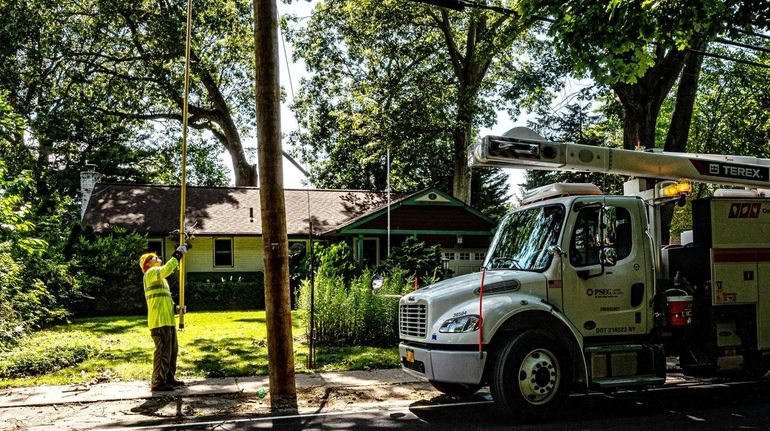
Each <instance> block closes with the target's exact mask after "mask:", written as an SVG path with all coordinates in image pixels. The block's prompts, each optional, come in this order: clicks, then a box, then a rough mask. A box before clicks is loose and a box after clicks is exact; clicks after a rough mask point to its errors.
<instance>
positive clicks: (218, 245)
mask: <svg viewBox="0 0 770 431" xmlns="http://www.w3.org/2000/svg"><path fill="white" fill-rule="evenodd" d="M214 266H233V240H232V238H215V239H214Z"/></svg>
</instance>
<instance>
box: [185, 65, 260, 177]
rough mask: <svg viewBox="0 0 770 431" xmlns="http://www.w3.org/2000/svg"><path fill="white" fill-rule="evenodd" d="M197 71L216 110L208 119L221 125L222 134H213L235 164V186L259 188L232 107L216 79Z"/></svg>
mask: <svg viewBox="0 0 770 431" xmlns="http://www.w3.org/2000/svg"><path fill="white" fill-rule="evenodd" d="M193 59H194V60H196V63H197V57H195V58H193ZM195 71H196V72H197V74H198V77H199V78H200V80H201V83H202V84H203V86H204V87H205V88H206V94H207V95H208V99H209V100H210V101H211V104H212V107H213V108H214V109H213V115H211V114H209V115H208V117H209V118H208V119H209V120H210V121H211V122H213V123H216V124H217V125H219V127H220V129H221V133H220V132H218V131H216V130H214V129H212V133H214V136H216V137H217V139H219V141H220V142H221V143H222V145H223V146H224V147H225V149H226V150H227V152H228V153H229V154H230V159H231V160H232V162H233V173H234V176H235V185H236V186H252V187H256V186H258V185H259V184H258V182H257V180H258V176H257V169H256V166H254V165H252V164H251V163H249V161H248V160H247V159H246V154H245V153H244V152H243V143H242V142H241V135H240V133H239V132H238V126H236V125H235V121H233V114H232V112H231V111H230V107H229V106H228V105H227V101H226V100H225V97H224V95H222V91H221V89H220V88H219V85H217V83H216V81H215V80H214V78H213V77H212V76H211V74H210V73H209V72H208V71H207V70H206V69H204V68H202V67H196V68H195ZM201 112H202V110H201Z"/></svg>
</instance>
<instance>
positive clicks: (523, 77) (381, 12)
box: [282, 0, 558, 216]
mask: <svg viewBox="0 0 770 431" xmlns="http://www.w3.org/2000/svg"><path fill="white" fill-rule="evenodd" d="M505 3H507V2H505ZM282 25H283V28H284V30H285V31H286V34H287V35H288V36H287V37H288V39H289V40H290V41H291V42H292V43H293V44H294V47H295V52H296V55H297V56H298V57H301V58H302V59H303V60H304V61H305V63H306V66H307V69H308V70H309V71H310V72H311V76H310V78H309V79H308V80H307V81H305V82H304V83H303V85H302V88H301V89H300V91H299V94H298V95H297V99H296V102H295V103H294V106H293V107H292V109H293V110H294V111H295V112H296V113H297V118H298V119H300V123H301V125H302V129H303V131H302V132H298V133H295V134H294V135H293V136H292V140H293V142H294V143H295V144H297V145H299V146H300V150H299V153H301V154H300V155H301V157H302V158H303V159H304V160H306V161H308V162H309V163H311V166H312V169H311V172H312V174H313V183H314V184H316V185H317V186H320V187H328V188H357V189H369V190H371V189H375V190H383V189H385V187H386V183H387V170H388V163H387V162H386V159H387V154H388V152H389V153H390V160H391V164H390V186H391V190H394V191H404V192H414V191H417V190H421V189H424V188H427V187H431V186H435V187H438V188H439V189H441V190H444V191H447V192H450V193H453V194H455V196H456V197H458V198H459V199H461V200H468V196H471V197H473V196H478V197H479V199H477V200H475V201H474V206H476V207H477V208H479V209H480V210H482V211H484V212H486V210H487V208H489V209H490V212H489V214H491V215H492V216H497V215H499V214H500V213H501V211H500V206H501V205H504V203H505V200H506V196H505V191H506V190H507V185H505V184H504V183H500V182H499V181H495V180H494V179H491V180H490V181H488V182H486V180H489V178H488V177H484V176H480V177H474V178H473V180H474V183H475V182H476V180H479V179H480V180H482V181H485V184H484V186H483V187H484V188H483V189H482V190H478V191H479V193H478V194H476V195H474V194H473V193H469V190H468V184H469V183H471V181H470V179H471V177H470V176H469V174H470V172H468V169H467V163H466V160H467V146H468V145H469V144H471V143H472V142H473V140H474V139H475V138H476V133H477V130H478V128H479V127H482V126H490V125H492V124H493V123H494V117H495V110H497V109H508V110H509V112H511V113H513V114H518V112H519V111H520V110H521V109H522V108H523V107H526V106H531V105H532V104H535V103H538V102H542V100H543V99H548V98H549V95H550V91H549V90H550V88H552V87H553V86H555V85H558V83H557V82H556V81H555V80H554V79H553V77H554V76H555V74H554V73H553V72H554V69H555V68H557V66H556V65H555V63H554V62H553V61H551V60H553V58H554V57H553V56H552V55H549V52H548V51H545V50H544V51H542V52H539V53H538V54H541V53H542V54H543V55H531V56H526V58H527V60H524V58H525V56H524V55H522V53H524V52H526V51H527V50H529V49H530V48H531V47H532V46H531V45H530V44H529V42H530V41H529V40H528V42H527V43H520V44H516V43H515V41H517V40H518V38H519V37H521V36H522V35H523V34H525V33H526V29H527V28H529V26H530V23H528V22H525V21H522V20H519V19H517V18H516V17H515V16H514V15H500V14H496V13H494V12H490V11H480V10H478V9H474V10H472V11H471V10H470V9H469V11H468V13H462V14H459V13H458V14H443V12H442V11H441V9H439V8H436V7H432V6H428V5H421V4H417V3H416V2H403V1H397V0H387V1H373V0H365V1H360V0H356V1H351V0H329V1H325V2H323V3H321V4H319V5H318V6H317V7H316V9H315V10H314V13H313V14H312V15H311V17H310V19H307V20H305V19H299V18H297V17H288V18H287V19H286V20H285V21H284V22H283V23H282ZM531 41H533V42H535V41H536V39H535V38H533V39H531ZM533 44H536V42H535V43H533ZM514 116H515V115H514ZM450 167H453V168H450ZM474 187H476V185H475V184H474ZM489 189H495V190H496V192H494V193H488V191H489Z"/></svg>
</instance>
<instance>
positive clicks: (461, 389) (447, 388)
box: [430, 380, 481, 397]
mask: <svg viewBox="0 0 770 431" xmlns="http://www.w3.org/2000/svg"><path fill="white" fill-rule="evenodd" d="M430 384H431V385H433V387H434V388H436V390H437V391H439V392H442V393H444V394H447V395H450V396H453V397H469V396H471V395H473V394H475V393H476V392H478V391H479V389H481V384H475V385H473V384H465V383H447V382H437V381H435V380H431V381H430Z"/></svg>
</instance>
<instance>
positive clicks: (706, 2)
mask: <svg viewBox="0 0 770 431" xmlns="http://www.w3.org/2000/svg"><path fill="white" fill-rule="evenodd" d="M522 5H523V6H522V14H523V15H524V16H532V15H536V14H547V15H548V16H551V17H552V18H553V24H552V25H551V28H550V31H549V32H550V34H551V35H552V36H553V37H554V43H555V45H556V47H557V49H558V50H559V51H560V52H561V53H562V54H563V55H565V56H567V57H568V58H569V59H570V60H571V61H572V62H573V64H574V66H575V72H576V73H577V74H578V75H586V74H587V75H590V76H591V77H592V78H593V79H594V80H596V81H597V82H600V83H604V84H608V85H609V86H610V87H611V88H612V89H613V91H614V92H615V95H616V96H617V97H618V99H619V101H620V103H621V104H622V106H623V112H624V116H623V120H624V124H623V146H624V148H627V149H633V148H635V147H637V146H641V147H643V148H654V146H655V130H656V129H655V128H656V121H657V119H658V114H659V111H660V107H661V105H662V103H663V101H664V100H665V99H666V96H667V95H668V94H669V91H670V90H671V88H672V87H673V86H674V84H675V83H676V82H677V79H678V78H679V75H680V72H681V70H682V68H683V67H684V65H685V63H687V62H692V61H695V60H692V58H693V57H694V56H697V53H694V52H692V51H688V50H687V49H688V48H691V47H692V48H696V49H697V48H703V46H704V45H703V43H704V40H706V39H708V38H712V37H714V35H715V34H716V32H717V31H719V29H720V25H721V24H722V23H723V22H724V20H725V18H726V16H727V12H728V9H729V8H728V7H727V5H726V4H725V2H723V1H718V0H701V1H697V2H681V1H678V0H672V1H663V2H621V1H611V2H610V3H609V5H604V4H600V3H597V2H592V1H587V0H573V1H568V2H566V4H565V2H553V1H548V0H546V1H540V0H533V1H528V2H524V3H523V4H522Z"/></svg>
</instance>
